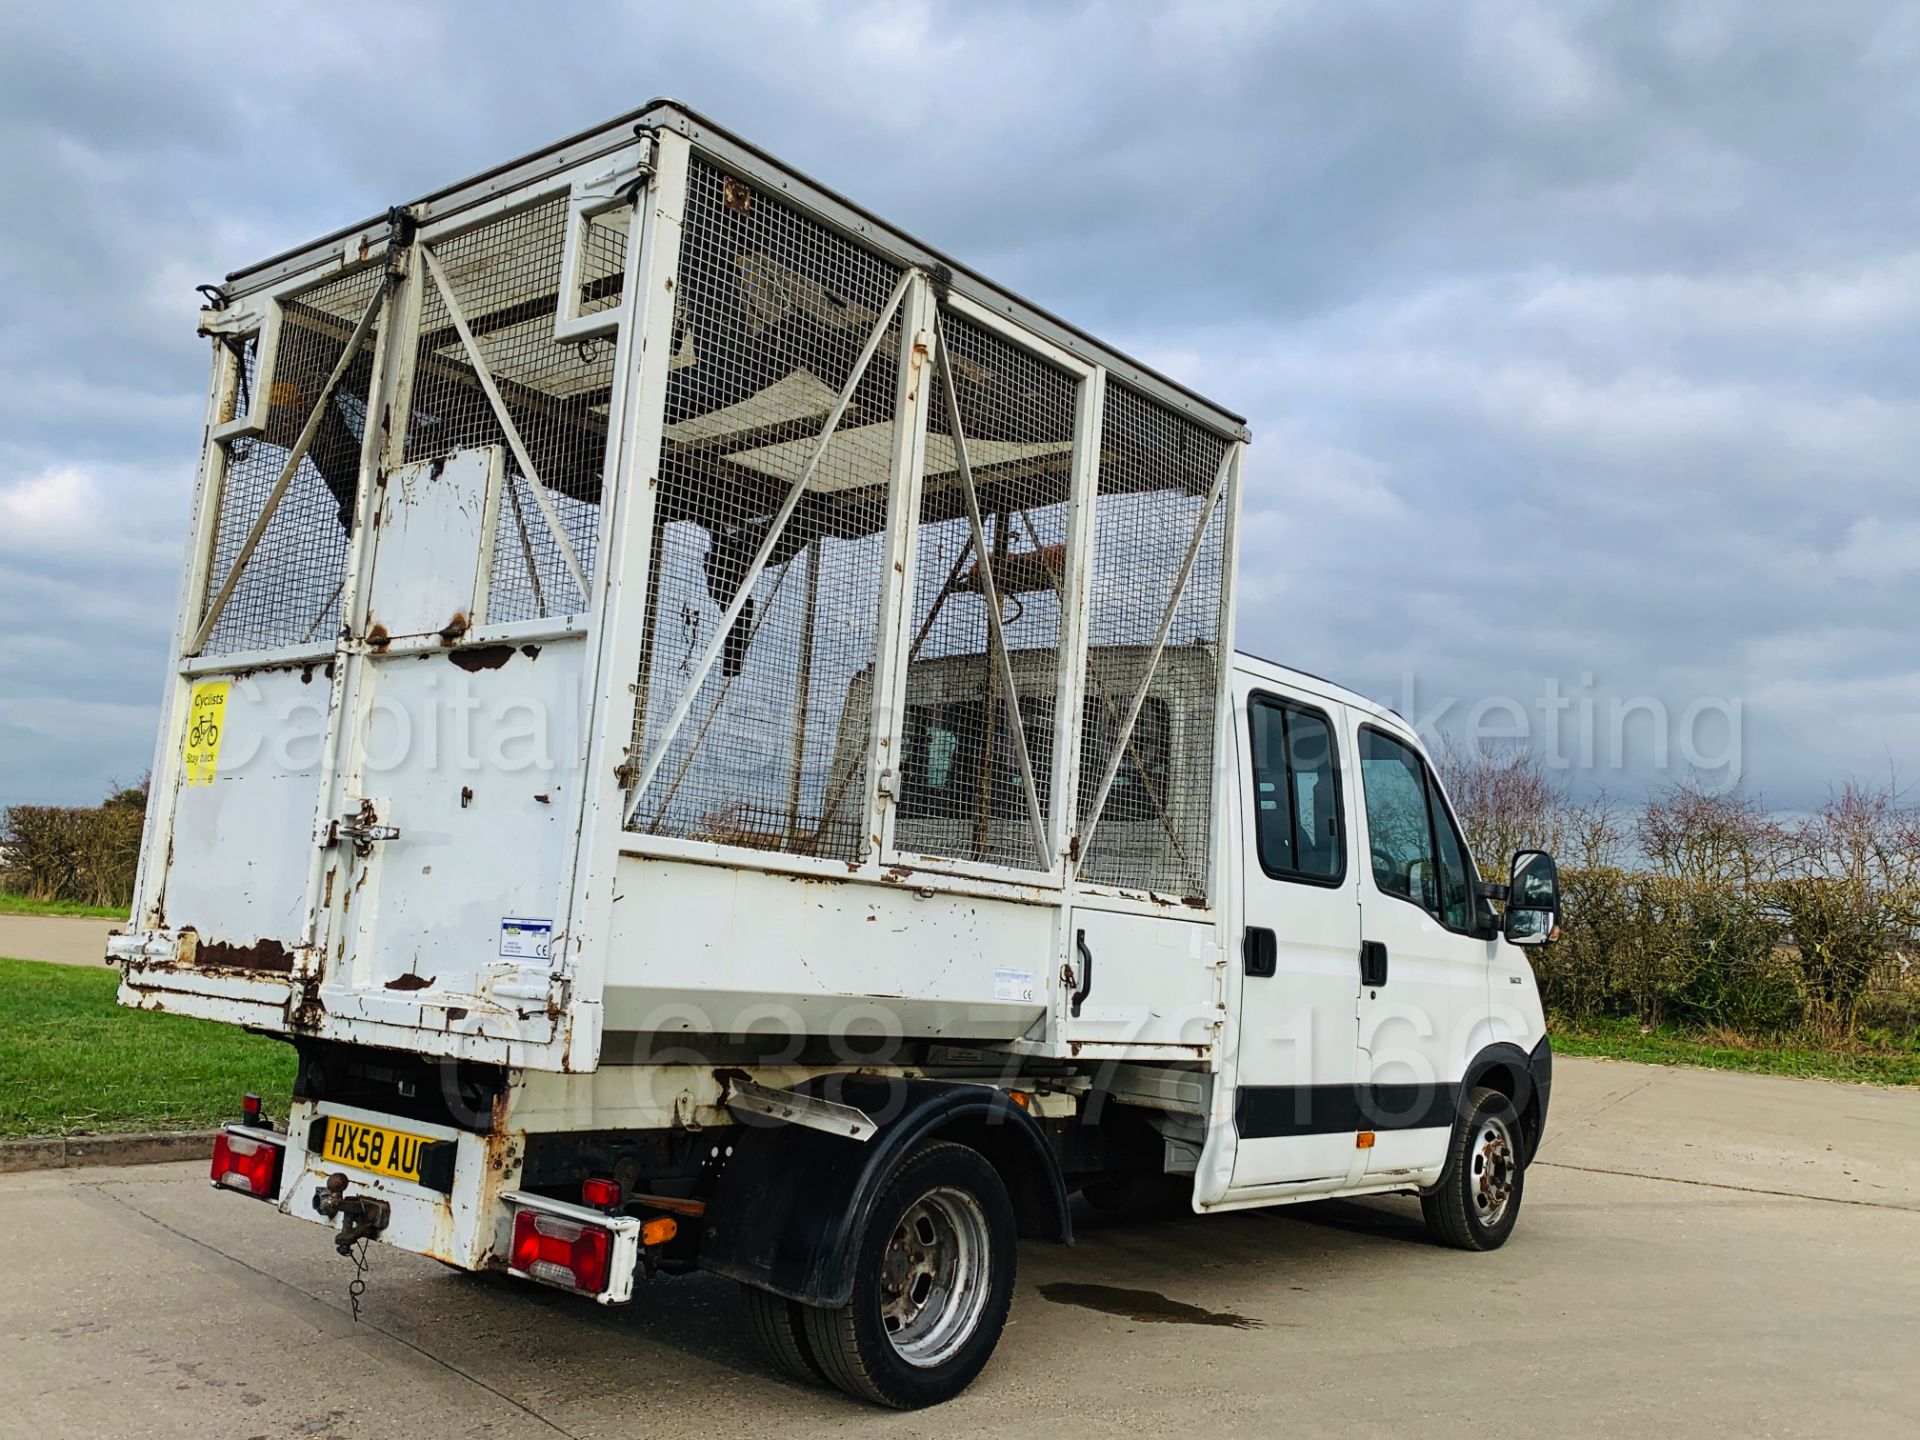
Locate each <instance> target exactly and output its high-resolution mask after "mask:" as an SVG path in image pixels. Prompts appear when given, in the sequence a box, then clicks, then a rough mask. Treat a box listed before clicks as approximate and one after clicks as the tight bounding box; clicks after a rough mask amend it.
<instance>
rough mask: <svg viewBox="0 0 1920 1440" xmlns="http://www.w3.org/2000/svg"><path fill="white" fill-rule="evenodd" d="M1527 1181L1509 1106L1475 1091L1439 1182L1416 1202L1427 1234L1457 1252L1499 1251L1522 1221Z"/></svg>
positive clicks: (1495, 1095)
mask: <svg viewBox="0 0 1920 1440" xmlns="http://www.w3.org/2000/svg"><path fill="white" fill-rule="evenodd" d="M1526 1179H1527V1172H1526V1169H1525V1167H1524V1166H1522V1165H1521V1163H1520V1121H1519V1117H1517V1116H1516V1115H1515V1114H1514V1113H1513V1104H1512V1102H1511V1101H1509V1100H1508V1099H1507V1097H1506V1096H1504V1095H1502V1094H1501V1093H1500V1092H1499V1091H1498V1090H1489V1089H1487V1088H1486V1087H1485V1086H1481V1087H1479V1088H1477V1089H1475V1090H1474V1091H1472V1092H1471V1093H1470V1094H1469V1095H1468V1096H1467V1103H1466V1106H1465V1108H1464V1110H1463V1112H1462V1114H1461V1116H1460V1123H1459V1124H1457V1125H1456V1126H1455V1127H1454V1131H1453V1141H1452V1144H1451V1145H1450V1146H1449V1148H1448V1150H1447V1165H1446V1169H1445V1170H1443V1171H1442V1172H1441V1174H1440V1183H1439V1184H1437V1185H1435V1186H1434V1187H1433V1189H1431V1190H1429V1191H1427V1192H1426V1193H1424V1194H1423V1195H1421V1197H1420V1213H1421V1214H1422V1215H1424V1216H1425V1217H1426V1221H1427V1233H1428V1234H1429V1235H1431V1236H1432V1237H1433V1238H1434V1239H1435V1240H1437V1241H1439V1242H1440V1243H1441V1244H1442V1245H1451V1246H1453V1247H1454V1248H1455V1249H1456V1250H1498V1249H1499V1248H1500V1247H1501V1246H1502V1245H1504V1244H1506V1243H1507V1236H1509V1235H1511V1234H1512V1233H1513V1226H1514V1222H1515V1221H1517V1220H1518V1219H1519V1218H1520V1201H1521V1198H1522V1196H1523V1195H1524V1193H1525V1190H1526Z"/></svg>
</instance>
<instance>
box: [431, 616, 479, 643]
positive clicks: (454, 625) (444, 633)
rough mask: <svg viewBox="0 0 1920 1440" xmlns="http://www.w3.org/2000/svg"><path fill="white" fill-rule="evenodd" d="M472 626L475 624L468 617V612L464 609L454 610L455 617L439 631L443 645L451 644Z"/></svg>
mask: <svg viewBox="0 0 1920 1440" xmlns="http://www.w3.org/2000/svg"><path fill="white" fill-rule="evenodd" d="M472 628H473V624H472V622H471V621H469V620H468V619H467V612H466V611H464V610H456V611H454V612H453V618H452V619H451V620H449V621H447V623H446V624H445V625H443V626H442V627H441V628H440V630H439V632H438V633H439V636H440V643H441V644H442V645H451V644H453V643H454V641H456V640H458V639H459V638H460V637H461V636H462V635H464V634H466V633H467V631H469V630H471V629H472Z"/></svg>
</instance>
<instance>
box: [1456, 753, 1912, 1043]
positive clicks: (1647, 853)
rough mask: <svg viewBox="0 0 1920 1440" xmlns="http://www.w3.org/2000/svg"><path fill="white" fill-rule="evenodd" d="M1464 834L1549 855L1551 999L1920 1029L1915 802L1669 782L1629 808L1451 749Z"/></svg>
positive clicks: (1664, 1018) (1690, 1021)
mask: <svg viewBox="0 0 1920 1440" xmlns="http://www.w3.org/2000/svg"><path fill="white" fill-rule="evenodd" d="M1441 768H1442V772H1443V774H1444V775H1445V777H1446V781H1447V785H1448V790H1449V793H1450V794H1451V795H1452V796H1453V798H1454V803H1455V805H1456V806H1457V807H1458V808H1459V810H1460V811H1461V819H1462V823H1463V824H1464V825H1465V827H1466V829H1467V831H1468V836H1469V842H1470V843H1471V844H1472V846H1473V847H1474V852H1475V854H1476V855H1477V856H1479V857H1480V859H1481V863H1482V864H1483V866H1486V867H1487V869H1488V871H1489V872H1491V871H1493V870H1496V869H1502V868H1504V866H1505V864H1506V857H1507V856H1508V855H1509V854H1510V853H1511V852H1512V851H1513V850H1515V849H1520V848H1526V847H1533V846H1538V847H1539V848H1543V849H1550V850H1553V851H1554V852H1555V853H1556V854H1557V855H1558V857H1559V858H1560V861H1561V888H1562V897H1563V913H1562V916H1561V934H1560V938H1559V940H1558V941H1557V942H1555V943H1554V944H1552V945H1550V946H1547V947H1545V948H1544V949H1542V950H1538V951H1535V952H1534V959H1535V968H1536V971H1537V973H1538V975H1539V978H1540V983H1541V989H1542V993H1543V995H1544V996H1545V998H1546V1000H1547V1003H1548V1005H1549V1008H1551V1009H1552V1010H1553V1011H1554V1012H1555V1013H1557V1014H1559V1015H1561V1016H1562V1017H1564V1018H1570V1019H1576V1020H1578V1019H1586V1018H1594V1017H1599V1016H1605V1015H1624V1016H1630V1017H1634V1018H1637V1019H1638V1020H1640V1021H1641V1023H1642V1024H1644V1025H1648V1026H1654V1025H1659V1024H1663V1023H1667V1022H1679V1023H1682V1024H1686V1025H1690V1026H1696V1027H1700V1028H1703V1029H1704V1028H1713V1029H1719V1030H1724V1031H1731V1032H1739V1033H1747V1034H1754V1033H1781V1032H1788V1031H1795V1032H1800V1033H1802V1034H1805V1035H1807V1036H1810V1037H1812V1038H1815V1039H1820V1040H1829V1041H1830V1040H1835V1039H1850V1038H1852V1037H1854V1036H1855V1035H1857V1034H1858V1033H1859V1032H1860V1031H1861V1030H1862V1029H1863V1028H1865V1029H1870V1030H1874V1031H1876V1032H1881V1033H1885V1034H1889V1035H1902V1036H1905V1035H1913V1034H1916V1033H1920V807H1915V806H1914V805H1912V804H1910V803H1908V801H1907V799H1906V797H1905V796H1904V795H1903V794H1902V793H1901V792H1900V791H1899V790H1898V788H1897V787H1896V786H1894V785H1893V784H1892V783H1888V784H1886V785H1883V786H1879V787H1872V786H1864V785H1860V784H1856V783H1849V784H1847V785H1845V786H1843V787H1841V788H1840V789H1839V790H1837V791H1836V792H1834V793H1833V794H1832V795H1831V796H1830V797H1829V798H1828V801H1827V803H1826V804H1825V805H1823V806H1822V807H1821V808H1820V810H1818V811H1817V812H1816V813H1815V814H1813V815H1812V816H1809V817H1807V818H1805V819H1804V820H1799V821H1788V820H1784V819H1782V818H1780V817H1778V816H1776V815H1774V814H1772V813H1771V812H1770V811H1768V810H1767V809H1766V807H1765V806H1764V805H1763V804H1762V803H1761V802H1760V801H1759V800H1758V799H1757V798H1755V797H1751V796H1745V795H1740V794H1731V795H1712V794H1707V793H1705V792H1704V791H1701V790H1699V789H1697V788H1693V787H1689V786H1675V787H1672V788H1670V789H1668V790H1666V791H1663V792H1661V793H1659V794H1657V795H1655V796H1654V797H1653V798H1652V799H1650V800H1649V801H1648V802H1647V803H1646V804H1645V805H1644V806H1643V807H1641V808H1640V810H1639V811H1638V812H1637V813H1636V814H1633V815H1631V816H1627V815H1625V814H1623V812H1622V810H1621V809H1620V807H1619V806H1618V805H1616V804H1615V803H1614V802H1613V801H1612V800H1611V799H1610V798H1609V797H1607V796H1605V795H1601V796H1599V797H1596V798H1595V799H1592V800H1588V801H1584V802H1575V801H1572V800H1571V799H1569V797H1568V795H1567V794H1566V792H1565V790H1564V788H1563V787H1562V786H1561V785H1560V783H1559V782H1558V781H1557V780H1555V779H1554V778H1553V777H1552V776H1551V775H1549V774H1547V773H1546V772H1545V771H1544V769H1543V768H1542V766H1541V764H1540V762H1539V761H1538V759H1537V757H1534V756H1531V755H1528V754H1525V753H1520V754H1505V755H1501V754H1490V753H1487V752H1484V751H1480V752H1473V751H1464V750H1461V749H1458V748H1448V749H1447V750H1445V751H1444V752H1443V755H1442V759H1441Z"/></svg>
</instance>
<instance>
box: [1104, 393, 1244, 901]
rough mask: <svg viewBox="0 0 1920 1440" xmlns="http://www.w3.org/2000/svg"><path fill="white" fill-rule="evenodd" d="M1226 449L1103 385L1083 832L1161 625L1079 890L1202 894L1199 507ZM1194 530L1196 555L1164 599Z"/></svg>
mask: <svg viewBox="0 0 1920 1440" xmlns="http://www.w3.org/2000/svg"><path fill="white" fill-rule="evenodd" d="M1226 448H1227V441H1226V440H1225V439H1224V438H1223V437H1221V436H1219V435H1217V434H1215V433H1214V432H1212V431H1210V430H1208V429H1206V428H1204V427H1203V426H1200V425H1197V424H1195V423H1194V422H1192V421H1190V420H1187V419H1184V418H1183V417H1181V416H1179V415H1177V414H1175V413H1174V412H1172V411H1171V410H1168V409H1166V408H1165V407H1163V406H1161V405H1159V404H1157V403H1155V402H1153V401H1151V400H1148V399H1146V398H1145V397H1144V396H1141V395H1139V394H1137V393H1135V392H1133V391H1131V390H1127V389H1125V388H1124V387H1121V386H1119V385H1114V384H1109V386H1108V388H1107V399H1106V410H1105V418H1104V420H1103V422H1102V426H1101V436H1100V480H1099V488H1098V493H1097V496H1096V499H1095V503H1094V548H1093V575H1092V594H1091V596H1090V599H1089V606H1088V615H1087V676H1086V697H1087V701H1086V708H1085V711H1084V713H1083V715H1082V718H1081V741H1080V743H1081V754H1080V781H1079V812H1080V830H1081V832H1082V833H1085V831H1086V830H1087V827H1088V825H1089V824H1090V823H1091V821H1092V819H1093V817H1092V814H1091V811H1092V806H1093V803H1094V799H1095V792H1096V790H1097V788H1098V786H1099V784H1100V781H1101V778H1102V777H1103V776H1104V775H1105V774H1106V772H1107V769H1108V767H1109V765H1110V763H1111V762H1112V759H1113V755H1114V750H1115V747H1116V745H1117V744H1120V742H1121V732H1122V730H1123V728H1124V721H1125V719H1126V715H1127V711H1128V707H1129V706H1130V704H1131V703H1132V700H1133V697H1134V695H1135V694H1136V693H1137V692H1138V690H1139V688H1140V686H1141V683H1142V682H1143V680H1146V679H1147V674H1146V672H1147V665H1148V662H1149V660H1150V658H1151V647H1152V645H1153V642H1154V639H1155V637H1156V636H1157V635H1158V634H1159V631H1160V627H1161V624H1162V621H1163V620H1164V618H1165V617H1166V615H1167V611H1168V607H1169V606H1170V605H1171V606H1172V607H1173V624H1172V628H1171V629H1170V630H1169V631H1168V632H1167V643H1166V649H1165V651H1164V652H1163V653H1162V655H1161V657H1160V660H1159V663H1158V664H1157V665H1156V666H1155V667H1154V670H1153V674H1152V678H1151V682H1150V683H1149V684H1148V685H1147V699H1146V703H1145V705H1144V706H1143V707H1142V710H1141V713H1140V719H1139V722H1138V724H1137V725H1136V726H1135V727H1134V730H1133V733H1132V734H1131V735H1130V736H1127V737H1126V739H1125V742H1124V745H1123V747H1122V750H1121V761H1120V765H1119V768H1118V770H1117V771H1116V772H1115V774H1114V780H1113V785H1112V787H1111V789H1110V790H1109V792H1108V797H1107V800H1106V803H1105V805H1104V807H1103V808H1102V812H1101V816H1100V820H1099V823H1098V825H1097V826H1095V827H1094V832H1093V835H1092V837H1091V842H1090V845H1089V847H1088V848H1087V850H1086V852H1085V853H1084V854H1083V855H1082V856H1081V858H1080V866H1079V874H1080V877H1081V878H1082V879H1083V880H1090V881H1093V882H1095V883H1098V884H1106V885H1117V886H1122V887H1125V888H1128V889H1137V890H1152V891H1155V892H1158V893H1161V894H1168V895H1178V896H1181V897H1183V898H1195V899H1200V898H1204V897H1205V896H1206V894H1207V882H1208V873H1207V870H1208V851H1209V844H1210V834H1209V830H1210V827H1209V817H1210V815H1211V812H1212V806H1213V741H1214V706H1215V704H1216V700H1217V695H1218V687H1219V645H1220V619H1221V600H1222V584H1223V581H1224V576H1225V570H1226V529H1227V527H1226V504H1227V500H1226V497H1225V496H1223V497H1222V498H1221V499H1220V500H1219V501H1218V502H1216V503H1215V504H1214V505H1213V506H1212V507H1211V508H1209V507H1208V505H1207V499H1208V496H1209V495H1210V493H1211V491H1212V487H1213V482H1214V478H1215V476H1216V475H1217V474H1218V473H1219V469H1220V464H1221V461H1222V460H1223V458H1224V457H1225V455H1226ZM1203 527H1204V528H1203ZM1196 532H1199V534H1200V546H1199V550H1198V553H1197V555H1196V557H1195V560H1194V564H1193V567H1192V570H1191V573H1190V574H1189V576H1188V578H1187V582H1186V585H1185V588H1184V589H1183V590H1181V591H1180V593H1179V595H1178V599H1177V601H1176V598H1175V590H1176V586H1177V585H1178V582H1179V579H1180V573H1181V568H1182V566H1183V564H1184V563H1185V561H1186V558H1187V553H1188V550H1189V548H1190V547H1191V546H1192V543H1193V540H1194V537H1195V534H1196Z"/></svg>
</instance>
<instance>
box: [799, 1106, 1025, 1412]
mask: <svg viewBox="0 0 1920 1440" xmlns="http://www.w3.org/2000/svg"><path fill="white" fill-rule="evenodd" d="M1014 1244H1015V1225H1014V1215H1013V1203H1012V1202H1011V1201H1010V1200H1009V1199H1008V1198H1007V1190H1006V1186H1005V1185H1003V1184H1002V1183H1001V1180H1000V1177H999V1175H998V1174H996V1173H995V1171H994V1169H993V1167H992V1166H991V1165H989V1164H988V1163H987V1162H986V1160H985V1159H984V1158H983V1157H982V1156H981V1155H980V1154H979V1152H978V1151H975V1150H970V1149H968V1148H967V1147H966V1146H964V1145H950V1144H944V1143H938V1144H933V1145H929V1146H927V1147H926V1148H924V1149H922V1150H919V1151H917V1152H915V1153H914V1154H913V1155H911V1156H909V1157H908V1158H907V1159H906V1160H905V1161H904V1162H902V1163H901V1165H900V1167H899V1168H898V1169H897V1170H895V1171H894V1173H893V1175H892V1176H891V1177H890V1178H889V1179H888V1181H887V1184H886V1188H885V1189H884V1190H883V1191H882V1192H881V1194H880V1197H879V1199H878V1200H877V1201H876V1202H875V1203H874V1207H873V1209H872V1211H871V1212H870V1213H869V1215H868V1217H867V1222H866V1225H865V1227H864V1228H863V1229H862V1231H861V1233H860V1236H859V1238H858V1241H857V1242H856V1255H857V1259H856V1263H855V1269H854V1281H853V1298H852V1299H851V1300H850V1301H849V1302H848V1303H847V1304H846V1305H844V1306H842V1307H840V1308H839V1309H837V1310H815V1309H810V1308H805V1307H802V1313H803V1316H804V1319H805V1322H806V1335H807V1340H808V1342H809V1344H810V1345H811V1346H812V1352H813V1355H814V1357H815V1359H816V1360H817V1361H818V1362H819V1365H820V1368H821V1370H822V1371H823V1372H824V1373H825V1374H826V1376H827V1377H828V1378H829V1379H830V1380H832V1381H833V1383H834V1384H836V1385H838V1386H839V1387H840V1388H841V1389H843V1390H845V1391H846V1392H847V1393H848V1394H850V1395H854V1396H857V1397H859V1398H860V1399H863V1400H871V1401H873V1402H874V1403H875V1404H879V1405H890V1406H892V1407H894V1408H895V1409H900V1410H910V1409H917V1408H918V1407H920V1406H923V1405H937V1404H939V1403H940V1402H941V1401H942V1400H949V1399H951V1398H952V1397H953V1396H955V1395H958V1394H959V1393H960V1392H961V1391H962V1390H964V1389H966V1387H967V1386H968V1385H969V1384H970V1383H971V1382H972V1380H973V1378H974V1377H975V1376H976V1375H978V1374H979V1373H980V1372H981V1370H982V1369H984V1368H985V1367H986V1363H987V1361H988V1360H989V1359H990V1358H991V1357H992V1355H993V1350H994V1346H996V1345H997V1344H998V1343H999V1341H1000V1332H1001V1330H1002V1329H1004V1328H1005V1326H1006V1321H1007V1310H1008V1307H1009V1306H1010V1305H1011V1304H1012V1301H1013V1277H1014Z"/></svg>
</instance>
